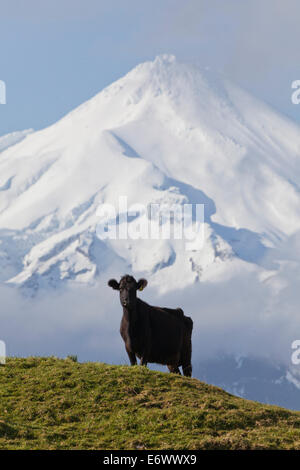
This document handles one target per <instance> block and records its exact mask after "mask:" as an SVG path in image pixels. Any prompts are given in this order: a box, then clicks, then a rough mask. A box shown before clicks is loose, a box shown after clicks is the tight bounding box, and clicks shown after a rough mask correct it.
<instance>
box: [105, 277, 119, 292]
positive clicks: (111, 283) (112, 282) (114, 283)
mask: <svg viewBox="0 0 300 470" xmlns="http://www.w3.org/2000/svg"><path fill="white" fill-rule="evenodd" d="M107 284H108V285H109V287H112V288H113V289H115V290H119V287H120V286H119V283H118V281H116V280H115V279H110V280H109V281H108V283H107Z"/></svg>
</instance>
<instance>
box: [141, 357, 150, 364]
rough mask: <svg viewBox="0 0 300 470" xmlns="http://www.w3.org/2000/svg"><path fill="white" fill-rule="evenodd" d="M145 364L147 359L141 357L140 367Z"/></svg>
mask: <svg viewBox="0 0 300 470" xmlns="http://www.w3.org/2000/svg"><path fill="white" fill-rule="evenodd" d="M147 364H148V361H147V358H146V357H145V356H143V357H142V359H141V366H147Z"/></svg>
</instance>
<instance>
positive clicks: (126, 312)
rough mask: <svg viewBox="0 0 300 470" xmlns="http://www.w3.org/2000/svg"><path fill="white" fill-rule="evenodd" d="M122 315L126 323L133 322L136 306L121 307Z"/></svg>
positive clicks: (135, 315)
mask: <svg viewBox="0 0 300 470" xmlns="http://www.w3.org/2000/svg"><path fill="white" fill-rule="evenodd" d="M123 316H124V318H125V320H127V322H128V323H130V324H132V323H135V321H136V318H137V312H136V306H135V307H134V308H130V309H129V308H128V307H123Z"/></svg>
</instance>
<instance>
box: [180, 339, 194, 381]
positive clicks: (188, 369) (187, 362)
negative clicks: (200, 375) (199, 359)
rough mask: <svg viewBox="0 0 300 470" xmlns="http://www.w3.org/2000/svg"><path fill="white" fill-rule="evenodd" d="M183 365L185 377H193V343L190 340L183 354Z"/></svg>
mask: <svg viewBox="0 0 300 470" xmlns="http://www.w3.org/2000/svg"><path fill="white" fill-rule="evenodd" d="M181 365H182V371H183V375H185V376H186V377H192V342H191V340H190V339H189V340H188V341H187V343H186V345H185V347H184V352H183V353H182V354H181Z"/></svg>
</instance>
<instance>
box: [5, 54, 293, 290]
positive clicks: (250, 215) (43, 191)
mask: <svg viewBox="0 0 300 470" xmlns="http://www.w3.org/2000/svg"><path fill="white" fill-rule="evenodd" d="M299 130H300V129H299V127H298V126H297V125H296V124H294V123H293V122H291V121H290V120H288V119H287V118H285V117H283V116H281V115H280V114H278V113H277V112H275V111H274V110H272V109H271V108H270V107H269V106H267V105H266V104H264V103H262V102H260V101H258V100H257V99H255V98H254V97H252V96H250V95H249V94H248V93H246V92H245V91H243V90H241V89H240V88H238V87H236V86H234V85H233V84H232V83H229V82H228V81H227V80H225V79H223V78H221V77H219V76H216V75H214V74H212V73H211V72H210V71H207V70H205V71H202V70H199V69H198V68H197V67H194V66H191V65H187V64H182V63H178V62H177V60H176V59H175V58H174V57H173V56H160V57H157V58H156V59H155V60H154V61H153V62H146V63H143V64H141V65H139V66H137V67H136V68H134V69H133V70H132V71H130V72H129V73H128V74H127V75H126V76H125V77H123V78H121V79H120V80H118V81H117V82H115V83H113V84H112V85H110V86H109V87H107V88H105V89H104V90H103V91H102V92H100V93H99V94H98V95H96V96H95V97H94V98H92V99H91V100H89V101H87V102H86V103H84V104H82V105H81V106H79V107H78V108H77V109H75V110H74V111H72V112H71V113H69V114H68V115H67V116H65V117H64V118H63V119H61V120H60V121H58V122H57V123H56V124H54V125H52V126H50V127H48V128H46V129H44V130H41V131H38V132H33V133H28V134H27V135H26V136H25V138H23V137H24V135H25V134H22V133H21V134H20V135H19V134H18V133H17V134H16V135H12V136H11V138H10V137H9V136H6V137H4V138H2V140H0V150H1V149H2V152H1V154H0V228H1V229H0V240H1V244H0V267H1V279H2V280H3V281H9V282H11V283H13V284H17V285H22V286H26V287H29V288H33V289H37V288H38V287H39V286H41V285H43V286H44V285H48V284H49V283H50V284H52V285H54V286H57V285H60V284H61V283H62V282H63V281H66V280H75V281H79V282H92V281H93V280H94V279H95V278H96V277H97V275H98V274H99V273H100V272H102V271H105V270H106V269H107V268H108V267H112V266H116V267H118V269H119V270H121V272H123V271H126V270H131V271H133V272H135V273H137V272H141V273H144V274H147V276H148V278H151V281H152V285H157V286H160V288H161V289H162V287H161V286H164V289H169V290H170V289H175V288H177V287H179V286H180V287H184V286H185V285H189V284H192V283H194V282H195V281H199V280H200V281H218V280H220V279H228V278H230V276H232V275H233V273H237V272H239V271H241V272H243V271H249V270H250V271H253V270H257V272H258V274H259V273H261V275H262V276H263V275H264V273H266V272H267V273H268V272H270V273H273V272H274V270H275V271H276V268H277V264H276V262H274V261H273V260H272V256H271V254H272V250H273V249H274V248H276V244H277V243H278V242H279V241H281V240H282V239H284V238H285V237H287V236H290V235H292V234H293V233H295V232H296V231H297V230H299V229H300V193H299V189H300V183H299V181H300V159H299V153H300V132H299ZM19 138H21V139H22V140H21V141H20V142H18V140H19ZM3 139H4V140H3ZM6 144H7V145H6ZM1 145H3V146H2V147H1ZM6 146H8V148H6V149H5V147H6ZM3 147H4V150H3ZM120 195H121V196H122V195H126V196H127V197H128V202H129V204H132V203H143V204H149V203H155V202H156V203H157V202H160V203H161V202H164V203H174V202H176V203H180V204H184V203H186V202H190V203H203V204H204V205H205V243H204V247H203V249H202V250H199V251H193V252H190V251H186V250H185V249H184V245H183V244H182V243H179V242H177V241H176V243H175V241H174V240H173V241H172V240H140V241H132V240H114V241H100V240H99V239H98V237H97V236H96V231H95V230H96V225H97V223H98V222H99V217H98V216H97V208H98V207H99V204H101V203H108V202H109V203H112V204H114V205H115V206H116V207H117V206H118V197H119V196H120ZM266 254H267V255H269V256H266ZM164 281H167V282H164Z"/></svg>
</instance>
